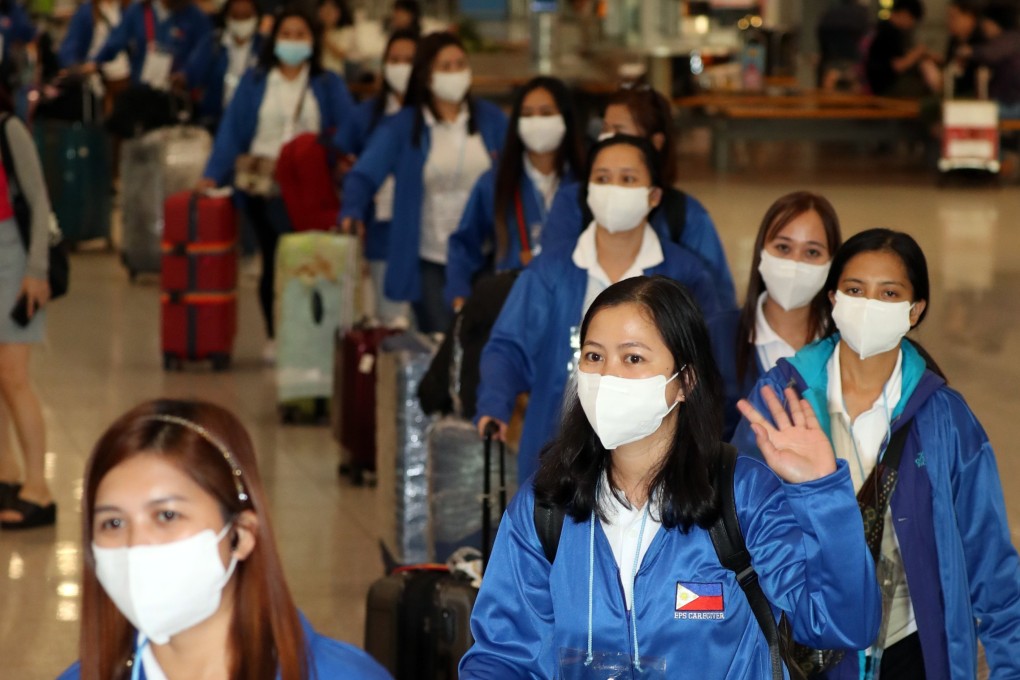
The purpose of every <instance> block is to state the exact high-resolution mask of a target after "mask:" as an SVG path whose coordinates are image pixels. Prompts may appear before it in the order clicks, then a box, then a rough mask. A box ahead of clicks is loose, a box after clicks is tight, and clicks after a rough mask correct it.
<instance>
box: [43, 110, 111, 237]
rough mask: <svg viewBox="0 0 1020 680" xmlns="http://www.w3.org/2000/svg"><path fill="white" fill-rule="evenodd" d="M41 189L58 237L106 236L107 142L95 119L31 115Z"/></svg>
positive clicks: (108, 199)
mask: <svg viewBox="0 0 1020 680" xmlns="http://www.w3.org/2000/svg"><path fill="white" fill-rule="evenodd" d="M32 135H33V137H34V138H35V146H36V148H37V149H38V150H39V160H40V161H41V163H42V168H43V175H44V177H45V178H46V189H47V190H48V191H49V194H50V201H51V202H52V204H53V212H54V213H55V214H56V216H57V222H58V223H59V224H60V230H61V231H62V232H63V234H64V239H65V240H67V241H68V242H69V243H71V244H74V243H79V242H81V241H89V240H92V239H106V241H107V243H108V244H109V241H110V217H111V213H112V192H113V187H112V184H111V182H112V175H111V172H110V142H109V139H108V138H107V136H106V132H105V131H104V130H103V128H102V127H100V126H99V125H94V124H91V123H85V122H67V121H63V120H37V121H35V122H34V123H33V125H32Z"/></svg>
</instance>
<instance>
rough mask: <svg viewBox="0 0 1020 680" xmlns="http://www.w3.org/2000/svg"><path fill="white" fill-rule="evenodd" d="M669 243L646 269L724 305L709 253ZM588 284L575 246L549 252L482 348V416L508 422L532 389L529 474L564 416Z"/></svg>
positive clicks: (709, 307) (524, 462) (523, 450)
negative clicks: (575, 332) (701, 255)
mask: <svg viewBox="0 0 1020 680" xmlns="http://www.w3.org/2000/svg"><path fill="white" fill-rule="evenodd" d="M660 241H661V239H660ZM661 245H662V254H663V258H664V260H663V262H662V263H661V264H659V265H656V266H655V267H652V268H651V269H647V270H645V272H644V273H645V275H646V276H654V275H656V274H662V275H664V276H668V277H669V278H671V279H675V280H677V281H679V282H680V283H682V284H684V285H685V286H687V287H688V288H689V289H690V291H691V294H692V295H693V296H694V299H695V300H697V302H698V304H699V305H700V306H701V309H702V311H703V312H706V313H708V314H711V313H713V312H716V311H717V310H719V309H721V303H720V302H719V298H718V297H717V295H716V290H715V287H714V285H713V283H712V277H711V276H710V275H709V273H708V271H707V270H706V269H705V266H704V265H703V264H702V263H701V260H699V259H698V258H696V257H695V256H694V255H691V254H690V253H688V252H687V251H686V250H685V249H683V248H681V247H679V246H677V245H676V244H674V243H670V242H667V241H661ZM587 289H588V272H587V271H586V270H584V269H581V268H580V267H578V266H577V265H576V264H574V261H573V254H572V253H568V252H562V251H561V252H555V253H544V252H543V253H542V254H541V255H539V256H538V257H536V258H535V259H534V260H533V261H532V263H531V264H530V265H529V266H528V267H527V268H526V269H525V270H524V271H523V272H521V275H520V276H519V277H518V278H517V281H515V282H514V286H513V289H512V290H511V291H510V296H509V297H508V298H507V301H506V303H505V304H504V305H503V310H502V311H501V312H500V314H499V318H498V319H497V320H496V324H495V325H494V326H493V327H492V333H491V334H490V336H489V342H488V343H487V344H486V345H485V349H484V350H482V363H481V380H480V382H479V385H478V409H477V414H478V417H479V418H480V417H481V416H490V417H493V418H496V419H498V420H500V421H502V422H504V423H508V422H510V418H511V416H512V415H513V411H514V404H515V403H516V400H517V395H519V394H522V393H530V395H531V396H530V398H529V401H528V410H527V413H526V414H525V417H524V431H523V432H522V434H521V443H520V450H519V451H518V456H517V471H518V478H519V479H520V480H521V481H522V482H523V480H525V479H527V478H528V477H530V476H531V475H532V473H534V472H535V470H536V469H537V468H538V454H539V452H540V451H541V449H542V446H544V445H545V443H546V442H547V441H549V439H551V438H552V436H553V434H554V433H555V432H556V427H557V425H558V424H559V417H560V404H561V403H562V401H563V392H564V390H565V389H566V386H567V381H568V380H569V379H570V377H571V375H570V371H571V365H572V362H573V361H574V352H575V349H576V348H572V347H571V346H570V342H571V329H572V328H575V327H580V325H581V320H582V316H581V307H582V306H583V305H584V296H585V293H586V291H587Z"/></svg>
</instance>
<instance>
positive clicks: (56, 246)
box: [0, 114, 71, 300]
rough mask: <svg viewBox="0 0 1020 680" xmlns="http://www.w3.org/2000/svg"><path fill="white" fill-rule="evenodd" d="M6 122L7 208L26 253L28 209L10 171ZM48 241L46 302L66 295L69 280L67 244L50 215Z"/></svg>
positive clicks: (0, 151) (3, 123) (2, 146)
mask: <svg viewBox="0 0 1020 680" xmlns="http://www.w3.org/2000/svg"><path fill="white" fill-rule="evenodd" d="M10 119H11V116H10V115H9V114H8V115H6V116H4V117H3V119H0V156H2V157H3V164H4V172H5V173H6V174H7V191H8V194H9V195H10V201H11V207H12V208H13V210H14V220H15V222H17V224H18V233H19V234H20V235H21V242H22V244H23V245H24V246H25V252H26V253H27V252H28V251H29V248H30V246H31V244H32V206H30V205H29V204H28V201H27V200H26V199H25V195H24V194H23V193H22V191H21V185H20V184H19V182H18V175H17V172H16V170H15V168H14V159H13V158H12V157H11V145H10V143H9V142H8V140H7V123H8V122H9V121H10ZM49 241H50V244H49V260H50V262H49V268H48V272H49V274H48V278H49V283H50V300H56V299H57V298H59V297H62V296H64V295H66V294H67V289H68V286H69V285H70V279H71V263H70V261H69V258H68V255H67V244H66V243H65V242H64V237H63V234H61V232H60V226H59V225H58V224H57V219H56V216H55V215H53V214H52V213H51V214H50V229H49Z"/></svg>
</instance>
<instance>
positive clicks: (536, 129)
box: [446, 76, 583, 310]
mask: <svg viewBox="0 0 1020 680" xmlns="http://www.w3.org/2000/svg"><path fill="white" fill-rule="evenodd" d="M581 154H582V151H581V142H580V139H579V137H578V135H577V128H576V117H575V115H574V110H573V104H572V103H571V101H570V91H569V90H567V87H566V85H564V84H563V83H562V82H561V81H559V80H556V79H555V78H548V77H544V76H540V77H538V78H533V79H532V80H531V81H529V82H528V83H527V84H526V85H525V86H524V88H523V89H522V90H521V92H520V93H519V94H518V96H517V99H516V101H515V102H514V108H513V112H512V113H511V115H510V127H509V129H508V130H507V136H506V144H505V145H504V147H503V156H502V157H501V158H500V161H499V166H498V167H497V168H493V169H491V170H489V171H488V172H486V173H485V174H484V175H482V176H481V177H479V178H478V182H477V183H476V184H475V188H474V189H473V190H472V191H471V198H470V199H468V203H467V207H465V208H464V215H463V216H462V217H461V219H460V226H458V227H457V231H456V232H454V234H453V235H452V236H451V237H450V246H449V251H448V253H447V262H446V300H447V301H448V302H450V303H451V304H452V306H453V308H454V309H455V310H457V309H460V307H461V306H463V304H464V299H465V298H466V297H467V296H468V295H469V294H470V293H471V283H472V282H473V281H474V279H475V277H476V276H477V275H478V274H479V273H480V272H481V271H482V270H483V269H484V268H485V264H486V256H487V255H488V254H490V253H491V251H492V249H493V248H494V249H495V258H494V259H495V269H496V271H506V270H508V269H520V268H521V267H524V266H526V265H527V264H528V263H529V262H530V261H531V258H532V257H534V256H535V255H538V253H539V252H540V250H541V248H542V229H543V227H544V226H545V219H546V215H547V214H548V213H549V207H550V205H551V204H552V199H553V196H555V194H556V188H557V187H558V186H559V184H560V181H561V179H562V180H563V181H568V182H571V183H574V182H576V181H577V179H576V178H577V176H578V175H579V174H580V173H581V172H582V171H583V165H582V163H583V161H582V155H581Z"/></svg>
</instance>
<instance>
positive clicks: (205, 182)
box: [195, 177, 216, 194]
mask: <svg viewBox="0 0 1020 680" xmlns="http://www.w3.org/2000/svg"><path fill="white" fill-rule="evenodd" d="M215 188H216V180H214V179H210V178H209V177H203V178H202V179H200V180H198V183H197V184H195V192H196V193H199V194H204V193H205V192H207V191H211V190H212V189H215Z"/></svg>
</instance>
